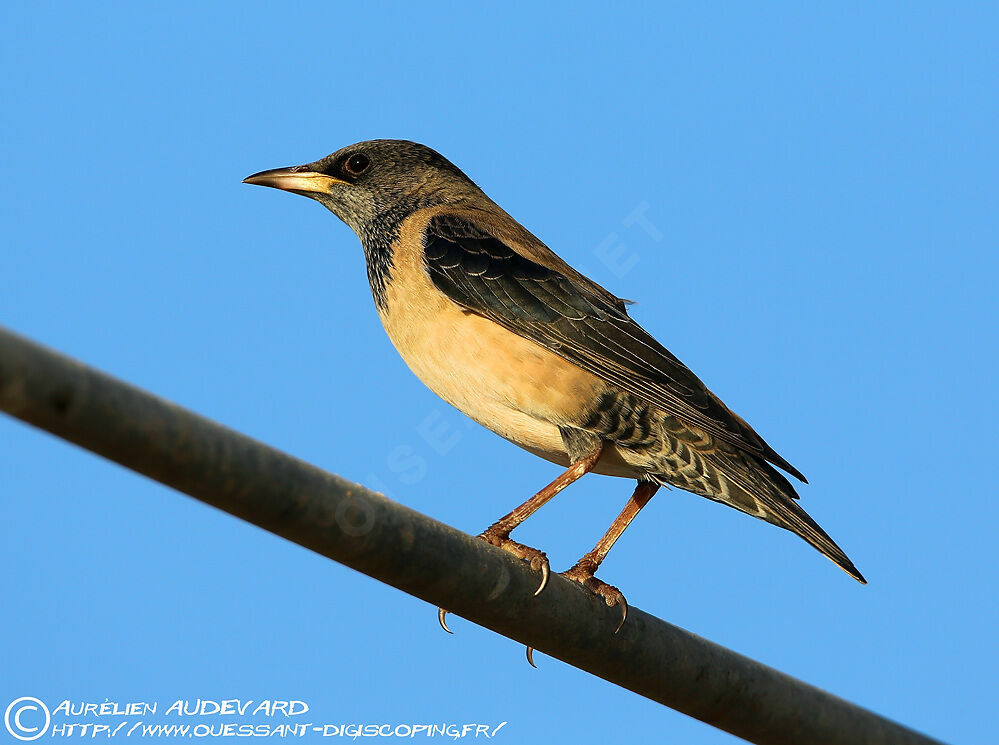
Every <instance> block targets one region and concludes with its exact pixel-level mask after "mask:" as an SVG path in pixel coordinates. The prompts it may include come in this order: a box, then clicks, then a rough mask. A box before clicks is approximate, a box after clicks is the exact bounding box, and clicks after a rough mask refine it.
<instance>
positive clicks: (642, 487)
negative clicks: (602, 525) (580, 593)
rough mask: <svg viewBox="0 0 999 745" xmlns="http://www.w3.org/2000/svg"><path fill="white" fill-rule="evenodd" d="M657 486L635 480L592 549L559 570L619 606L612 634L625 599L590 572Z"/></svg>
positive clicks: (623, 613) (623, 614) (623, 611)
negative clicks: (616, 512)
mask: <svg viewBox="0 0 999 745" xmlns="http://www.w3.org/2000/svg"><path fill="white" fill-rule="evenodd" d="M658 490H659V484H655V483H653V482H651V481H639V482H638V486H637V487H636V488H635V493H634V494H632V495H631V499H629V500H628V504H626V505H625V506H624V509H623V510H621V514H620V515H618V516H617V518H616V519H615V520H614V522H613V523H611V526H610V528H608V529H607V532H606V533H605V534H604V537H603V538H601V539H600V540H599V541H598V542H597V545H596V546H594V547H593V550H592V551H590V552H589V553H587V554H586V555H584V556H583V558H581V559H580V560H579V561H577V562H576V565H575V566H574V567H572V569H569V570H567V571H565V572H562V576H563V577H565V578H567V579H571V580H573V581H574V582H579V584H581V585H582V586H583V587H585V588H587V589H589V590H590V591H592V592H595V593H596V594H597V595H600V596H601V597H602V598H603V599H604V600H605V601H606V603H607V605H608V606H611V607H613V606H615V605H620V606H621V623H619V624H618V626H617V629H615V630H614V633H615V634H616V633H617V632H618V631H620V630H621V627H622V626H623V625H624V620H625V619H626V618H627V617H628V603H627V601H626V600H625V599H624V595H622V594H621V591H620V590H618V589H617V588H616V587H612V586H611V585H608V584H607V583H606V582H601V581H600V580H599V579H597V578H596V577H594V576H593V575H594V574H595V573H596V571H597V567H599V566H600V564H601V562H603V560H604V559H605V558H607V553H608V552H609V551H610V550H611V547H612V546H613V545H614V543H615V542H616V541H617V539H618V538H620V537H621V534H622V533H624V531H625V529H626V528H627V527H628V526H629V525H630V524H631V521H632V520H634V519H635V515H637V514H638V513H639V511H640V510H641V509H642V508H643V507H644V506H645V505H647V504H648V503H649V500H650V499H652V496H653V495H654V494H655V493H656V492H657V491H658Z"/></svg>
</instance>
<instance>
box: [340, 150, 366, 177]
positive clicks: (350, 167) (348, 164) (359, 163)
mask: <svg viewBox="0 0 999 745" xmlns="http://www.w3.org/2000/svg"><path fill="white" fill-rule="evenodd" d="M370 165H371V161H370V160H369V159H368V156H367V155H365V154H364V153H354V154H353V155H351V156H350V157H349V158H347V160H346V161H344V164H343V170H345V171H346V172H347V173H349V174H350V175H351V176H360V175H361V174H362V173H364V172H365V171H366V170H368V166H370Z"/></svg>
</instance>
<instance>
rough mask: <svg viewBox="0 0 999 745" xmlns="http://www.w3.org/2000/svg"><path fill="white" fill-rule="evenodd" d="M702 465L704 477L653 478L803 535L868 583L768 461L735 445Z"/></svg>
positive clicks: (855, 576) (841, 565)
mask: <svg viewBox="0 0 999 745" xmlns="http://www.w3.org/2000/svg"><path fill="white" fill-rule="evenodd" d="M717 456H721V457H720V458H719V457H717ZM702 468H703V470H704V471H705V472H706V473H705V478H703V479H698V480H697V481H693V482H692V481H687V482H686V483H677V482H676V481H675V480H671V481H666V480H665V478H664V477H661V476H653V477H652V478H654V479H655V480H656V481H659V482H660V483H664V484H672V485H674V486H679V487H680V488H682V489H687V490H689V491H693V492H695V493H697V494H701V495H702V496H705V497H708V498H709V499H712V500H715V501H717V502H723V503H724V504H727V505H729V506H731V507H735V508H736V509H737V510H740V511H742V512H745V513H747V514H749V515H753V516H754V517H758V518H760V519H762V520H766V521H767V522H768V523H771V524H773V525H777V526H778V527H781V528H784V529H785V530H790V531H791V532H792V533H795V534H797V535H799V536H801V537H802V538H804V539H805V540H806V541H807V542H808V543H809V544H811V545H812V546H813V547H814V548H816V549H817V550H818V551H820V552H821V553H822V554H823V555H824V556H826V557H827V558H829V559H830V560H831V561H832V562H833V563H835V564H836V566H838V567H839V568H840V569H842V570H843V571H844V572H846V573H847V574H849V575H850V576H851V577H853V578H854V579H855V580H857V581H858V582H860V583H861V584H864V585H866V584H867V580H866V579H864V575H862V574H861V573H860V572H859V571H858V569H857V567H855V566H854V565H853V562H852V561H850V559H849V557H847V555H846V554H845V553H844V552H843V549H841V548H840V547H839V546H837V545H836V542H835V541H833V539H832V538H830V537H829V535H828V533H826V532H825V531H824V530H823V529H822V528H820V527H819V525H818V523H816V522H815V521H814V520H813V519H812V518H811V517H809V515H808V513H807V512H805V511H804V510H803V509H801V507H799V506H798V504H797V502H796V501H795V500H797V498H798V495H797V494H796V493H795V491H794V487H793V486H791V483H790V482H789V481H788V480H787V479H786V478H784V476H782V475H781V474H780V473H779V472H778V471H777V470H776V469H775V468H774V467H773V466H771V465H770V464H769V463H766V462H764V461H763V460H762V459H761V458H757V457H756V456H753V455H750V454H748V453H745V452H741V451H736V450H735V449H734V448H733V449H732V451H730V452H728V453H725V454H722V453H716V457H713V458H712V457H709V458H704V460H703V461H702Z"/></svg>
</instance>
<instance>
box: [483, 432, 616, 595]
mask: <svg viewBox="0 0 999 745" xmlns="http://www.w3.org/2000/svg"><path fill="white" fill-rule="evenodd" d="M602 453H603V445H602V444H600V445H598V446H597V447H596V449H595V450H593V451H592V452H590V453H589V454H587V455H584V456H583V457H581V458H579V459H578V460H576V461H575V462H574V463H573V464H572V465H571V466H569V467H568V468H567V469H566V470H565V471H564V472H563V473H562V474H561V475H560V476H559V477H558V478H556V479H555V480H554V481H552V482H551V483H550V484H548V486H546V487H545V488H544V489H542V490H541V491H539V492H538V493H537V494H535V495H534V496H533V497H531V498H530V499H528V500H527V501H526V502H524V503H523V504H522V505H520V506H519V507H517V508H516V509H515V510H513V511H512V512H510V513H509V514H508V515H505V516H503V517H501V518H500V519H499V520H497V521H496V522H495V523H493V524H492V525H490V526H489V527H488V528H486V529H485V530H484V531H483V532H482V533H481V534H480V535H479V538H481V539H482V540H484V541H485V542H486V543H489V544H492V545H493V546H496V547H497V548H501V549H503V550H504V551H506V552H508V553H511V554H513V555H514V556H516V557H517V558H518V559H523V560H524V561H529V562H530V564H531V568H532V569H534V570H535V571H540V572H541V585H540V586H539V587H538V589H537V591H536V592H535V593H534V594H535V595H538V594H540V593H541V591H542V590H544V589H545V585H547V584H548V572H549V569H548V557H547V556H545V554H544V552H543V551H539V550H538V549H536V548H531V547H530V546H525V545H523V544H522V543H517V542H516V541H514V540H512V539H511V538H510V533H511V532H513V529H514V528H516V527H517V526H518V525H520V524H521V523H522V522H524V520H526V519H527V518H529V517H530V516H531V515H533V514H534V513H535V512H537V511H538V509H539V508H540V507H541V506H542V505H544V504H545V503H546V502H548V501H549V500H550V499H551V498H552V497H554V496H555V495H556V494H558V493H559V492H560V491H562V490H563V489H565V487H567V486H568V485H569V484H571V483H573V482H574V481H578V480H579V479H580V478H582V477H583V476H584V475H585V474H587V473H589V472H590V471H592V470H593V469H594V467H595V466H596V465H597V461H598V460H600V455H601V454H602Z"/></svg>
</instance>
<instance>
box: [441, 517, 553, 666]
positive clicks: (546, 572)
mask: <svg viewBox="0 0 999 745" xmlns="http://www.w3.org/2000/svg"><path fill="white" fill-rule="evenodd" d="M479 538H481V539H482V540H484V541H485V542H486V543H488V544H489V545H490V546H496V548H501V549H503V550H504V551H506V552H507V553H508V554H513V555H514V556H516V557H517V558H518V559H523V560H524V561H526V562H528V563H529V564H530V565H531V569H533V570H534V571H536V572H541V584H539V585H538V589H537V590H535V591H534V594H535V596H537V595H540V594H541V591H542V590H544V589H545V587H546V586H547V585H548V577H549V576H551V567H550V566H549V564H548V555H547V554H545V552H544V551H539V550H538V549H536V548H531V547H530V546H525V545H524V544H523V543H517V542H516V541H515V540H512V539H511V538H510V535H509V534H505V535H504V534H503V533H502V532H499V531H493V530H492V529H488V530H486V531H485V532H483V533H480V534H479ZM447 614H448V612H447V611H446V610H444V609H443V608H438V609H437V621H438V622H439V623H440V625H441V628H442V629H444V630H445V631H446V632H447V633H449V634H453V633H454V632H453V631H451V629H449V628H448V627H447V620H446V619H447ZM528 660H529V661H530V662H531V664H532V665H533V664H534V661H533V660H531V659H530V653H528Z"/></svg>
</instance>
